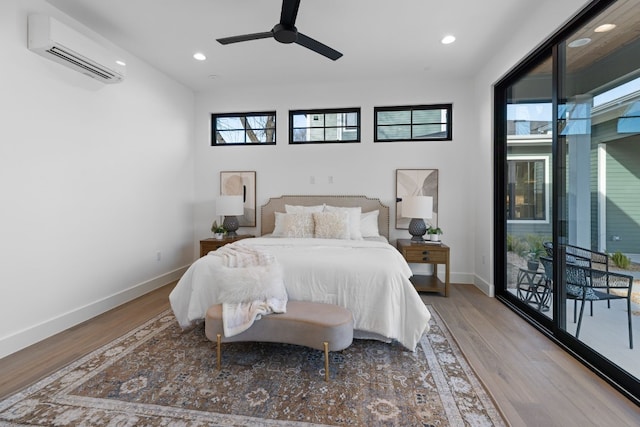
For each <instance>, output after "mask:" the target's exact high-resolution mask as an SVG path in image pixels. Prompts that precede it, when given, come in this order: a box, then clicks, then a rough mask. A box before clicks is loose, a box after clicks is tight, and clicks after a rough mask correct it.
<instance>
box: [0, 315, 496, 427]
mask: <svg viewBox="0 0 640 427" xmlns="http://www.w3.org/2000/svg"><path fill="white" fill-rule="evenodd" d="M429 308H430V311H431V313H432V314H433V316H432V319H431V322H430V326H431V328H430V330H429V332H428V333H425V334H424V335H423V336H422V339H421V340H420V344H419V345H418V347H417V349H416V351H415V352H411V351H407V350H406V349H405V348H403V347H401V346H400V345H397V344H386V343H382V342H378V341H371V340H354V342H353V344H352V345H351V346H350V347H349V348H347V349H346V350H343V351H341V352H333V353H331V354H330V368H329V371H330V380H329V381H325V380H324V354H323V353H322V352H321V351H317V350H313V349H307V348H305V347H299V346H294V345H284V344H270V343H263V344H260V343H229V344H223V352H222V356H223V358H222V369H221V370H220V371H218V370H217V368H216V357H215V345H214V344H213V343H211V342H210V341H208V340H207V338H206V337H205V335H204V328H203V327H202V326H200V327H197V328H195V329H192V330H190V331H187V332H183V331H181V330H180V328H179V327H178V324H177V322H176V320H175V318H174V317H173V314H172V313H171V312H170V311H167V312H165V313H162V314H161V315H159V316H157V317H155V318H154V319H151V320H150V321H148V322H147V323H146V324H144V325H142V326H140V327H139V328H137V329H135V330H133V331H131V332H129V333H127V334H126V335H124V336H122V337H120V338H118V339H116V340H115V341H113V342H111V343H109V344H107V345H105V346H103V347H101V348H100V349H98V350H96V351H94V352H92V353H90V354H88V355H87V356H85V357H83V358H81V359H79V360H77V361H76V362H74V363H72V364H70V365H69V366H67V367H65V368H63V369H61V370H59V371H57V372H55V373H54V374H52V375H50V376H48V377H46V378H44V379H43V380H41V381H39V382H38V383H36V384H34V385H32V386H30V387H28V388H27V389H25V390H23V391H22V392H19V393H17V394H15V395H12V396H10V397H8V398H6V399H4V400H2V401H0V425H39V426H309V425H314V426H315V425H332V426H335V425H350V426H385V425H395V426H423V427H430V426H438V427H444V426H504V425H506V424H507V423H506V422H505V421H504V419H503V418H502V416H501V415H500V412H499V411H498V410H497V408H496V406H495V405H494V403H493V401H492V400H491V398H490V396H489V394H488V393H487V391H486V390H485V389H484V387H483V385H482V384H481V383H480V381H479V379H478V378H477V377H476V375H475V374H474V372H473V371H472V370H471V368H470V367H469V365H468V363H467V361H466V360H465V358H464V356H463V355H462V353H461V351H460V349H459V348H458V346H457V344H456V343H455V341H454V339H453V338H452V337H451V335H450V333H449V331H448V329H447V328H446V326H445V325H444V323H443V322H442V320H441V319H440V317H439V316H438V314H437V313H436V311H435V310H434V309H433V308H432V307H429Z"/></svg>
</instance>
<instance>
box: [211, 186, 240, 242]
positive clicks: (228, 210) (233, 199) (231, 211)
mask: <svg viewBox="0 0 640 427" xmlns="http://www.w3.org/2000/svg"><path fill="white" fill-rule="evenodd" d="M243 213H244V202H243V200H242V196H219V197H218V200H216V214H218V215H220V216H224V221H223V222H222V226H223V227H224V229H225V230H227V236H228V237H234V236H237V235H238V233H236V231H237V230H238V227H239V223H238V218H236V215H242V214H243Z"/></svg>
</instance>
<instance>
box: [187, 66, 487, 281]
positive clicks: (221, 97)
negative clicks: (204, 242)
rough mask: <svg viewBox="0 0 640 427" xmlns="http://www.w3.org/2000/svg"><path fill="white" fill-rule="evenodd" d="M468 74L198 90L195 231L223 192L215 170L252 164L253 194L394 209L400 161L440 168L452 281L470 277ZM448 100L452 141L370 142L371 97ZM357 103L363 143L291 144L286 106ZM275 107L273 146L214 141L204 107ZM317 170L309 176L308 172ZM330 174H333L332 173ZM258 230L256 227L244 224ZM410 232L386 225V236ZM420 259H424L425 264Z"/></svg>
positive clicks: (203, 226) (204, 227) (393, 101)
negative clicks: (348, 199) (370, 201)
mask: <svg viewBox="0 0 640 427" xmlns="http://www.w3.org/2000/svg"><path fill="white" fill-rule="evenodd" d="M471 90H472V86H471V84H470V82H464V81H446V80H443V79H441V78H440V79H430V77H429V75H428V74H425V76H424V78H423V79H421V80H415V81H407V80H403V81H398V80H389V81H357V82H342V83H339V84H336V83H332V84H314V83H313V82H310V83H309V84H307V85H304V86H295V85H291V86H287V87H252V86H251V85H247V86H245V87H242V88H229V89H228V90H225V91H218V92H215V93H205V94H198V95H197V96H196V140H197V146H196V215H195V221H196V223H195V229H196V235H199V236H202V237H203V238H204V237H208V236H210V235H211V232H210V231H209V227H210V225H211V222H212V221H213V219H215V216H214V206H215V197H216V195H218V194H219V192H220V182H219V177H220V171H225V170H227V171H233V170H248V171H256V176H257V203H258V205H262V204H264V203H265V202H266V201H267V199H268V198H269V197H273V196H280V195H283V194H349V195H366V196H370V197H378V198H380V199H381V200H382V202H383V203H385V204H387V205H389V206H390V207H391V212H392V217H393V218H395V203H394V200H395V171H396V169H414V168H415V169H438V170H439V226H440V227H441V228H442V229H443V230H444V236H443V240H444V242H445V243H446V244H448V245H450V247H451V272H452V278H453V281H455V282H466V283H472V282H473V247H474V235H475V231H474V228H473V225H474V221H473V212H474V211H475V207H474V205H473V203H474V195H473V189H474V188H473V185H472V180H473V177H472V176H471V174H470V173H469V170H470V169H471V166H472V165H473V163H474V161H475V159H473V157H472V156H470V155H469V152H470V151H471V150H472V149H473V147H474V146H475V145H476V144H477V132H476V129H475V126H476V124H477V121H476V119H475V111H474V110H475V106H474V105H473V104H472V103H469V93H470V92H471ZM432 103H453V141H446V142H442V141H440V142H415V141H414V142H388V143H374V142H373V107H374V106H385V105H411V104H432ZM331 107H361V109H362V111H361V129H362V135H361V141H362V142H361V143H358V144H356V143H352V144H309V145H289V144H288V112H289V110H290V109H305V108H306V109H311V108H331ZM269 110H276V112H277V119H276V120H277V144H276V145H275V146H217V147H211V146H210V114H211V113H223V112H246V111H269ZM312 176H313V177H315V182H316V183H315V184H311V183H310V177H312ZM329 176H332V177H333V184H329V183H328V181H329V179H328V177H329ZM258 224H259V220H258ZM240 231H241V232H251V233H257V234H259V230H255V229H241V230H240ZM398 237H410V236H409V234H408V232H407V231H406V230H396V229H395V228H394V225H393V224H392V225H391V239H392V240H394V241H395V239H396V238H398ZM422 267H425V266H422Z"/></svg>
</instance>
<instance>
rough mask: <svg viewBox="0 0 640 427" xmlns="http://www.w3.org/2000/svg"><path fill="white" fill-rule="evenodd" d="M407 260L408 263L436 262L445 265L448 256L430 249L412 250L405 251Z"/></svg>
mask: <svg viewBox="0 0 640 427" xmlns="http://www.w3.org/2000/svg"><path fill="white" fill-rule="evenodd" d="M405 259H406V260H407V262H436V263H439V264H444V263H445V262H447V254H446V252H443V251H439V250H433V249H430V248H424V247H423V248H411V249H407V250H406V251H405Z"/></svg>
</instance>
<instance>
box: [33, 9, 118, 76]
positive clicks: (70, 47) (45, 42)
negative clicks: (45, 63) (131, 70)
mask: <svg viewBox="0 0 640 427" xmlns="http://www.w3.org/2000/svg"><path fill="white" fill-rule="evenodd" d="M28 32H29V42H28V46H29V49H30V50H31V51H33V52H35V53H37V54H38V55H42V56H44V57H45V58H47V59H50V60H52V61H55V62H59V63H60V64H62V65H66V66H67V67H70V68H73V69H74V70H76V71H79V72H81V73H82V74H85V75H87V76H89V77H92V78H94V79H96V80H100V81H101V82H103V83H119V82H121V81H122V80H124V77H125V71H126V67H125V65H124V62H122V61H119V60H118V57H117V56H116V55H115V54H114V53H112V52H110V51H109V50H108V49H106V48H105V47H103V46H101V45H100V44H98V43H97V42H95V41H94V40H92V39H91V38H89V37H87V36H85V35H84V34H81V33H79V32H78V31H76V30H74V29H72V28H70V27H68V26H66V25H64V24H62V23H61V22H59V21H57V20H55V19H53V18H51V17H50V16H46V15H29V22H28Z"/></svg>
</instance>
